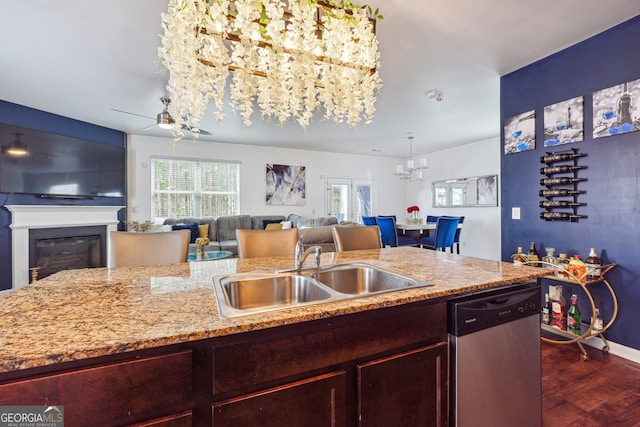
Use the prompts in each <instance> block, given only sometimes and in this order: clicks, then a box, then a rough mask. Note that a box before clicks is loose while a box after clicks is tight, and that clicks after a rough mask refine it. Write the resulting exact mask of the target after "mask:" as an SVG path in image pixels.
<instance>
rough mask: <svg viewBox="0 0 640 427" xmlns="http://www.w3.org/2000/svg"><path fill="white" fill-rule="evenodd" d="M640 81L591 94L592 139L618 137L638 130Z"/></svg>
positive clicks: (639, 127)
mask: <svg viewBox="0 0 640 427" xmlns="http://www.w3.org/2000/svg"><path fill="white" fill-rule="evenodd" d="M638 99H640V79H638V80H633V81H630V82H626V83H622V84H619V85H616V86H612V87H609V88H606V89H602V90H599V91H597V92H594V93H593V137H594V138H602V137H604V136H610V135H618V134H621V133H629V132H635V131H637V130H638V129H640V110H638V107H637V106H636V105H634V100H635V103H637V102H638Z"/></svg>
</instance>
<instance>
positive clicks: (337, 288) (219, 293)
mask: <svg viewBox="0 0 640 427" xmlns="http://www.w3.org/2000/svg"><path fill="white" fill-rule="evenodd" d="M422 286H430V283H428V282H425V281H424V280H417V279H413V278H411V277H407V276H403V275H401V274H397V273H394V272H392V271H388V270H385V269H382V268H379V267H376V266H372V265H369V264H366V263H345V264H336V265H331V266H327V267H323V268H320V269H304V270H302V271H295V270H294V271H289V272H284V273H283V272H281V273H273V274H271V273H238V274H230V275H226V276H216V277H214V289H215V295H216V301H217V304H218V311H219V312H220V315H221V316H222V317H236V316H242V315H248V314H254V313H264V312H268V311H274V310H283V309H286V308H293V307H300V306H306V305H310V304H319V303H324V302H331V301H340V300H346V299H350V298H358V297H363V296H367V295H376V294H380V293H383V292H393V291H400V290H404V289H412V288H417V287H422Z"/></svg>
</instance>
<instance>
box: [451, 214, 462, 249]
mask: <svg viewBox="0 0 640 427" xmlns="http://www.w3.org/2000/svg"><path fill="white" fill-rule="evenodd" d="M458 218H459V219H460V221H459V222H458V224H462V223H463V222H464V217H463V216H460V217H458ZM461 231H462V228H458V227H456V234H455V236H453V243H454V245H455V247H456V253H457V254H458V255H460V232H461Z"/></svg>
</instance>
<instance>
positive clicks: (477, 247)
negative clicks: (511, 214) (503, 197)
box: [128, 135, 500, 260]
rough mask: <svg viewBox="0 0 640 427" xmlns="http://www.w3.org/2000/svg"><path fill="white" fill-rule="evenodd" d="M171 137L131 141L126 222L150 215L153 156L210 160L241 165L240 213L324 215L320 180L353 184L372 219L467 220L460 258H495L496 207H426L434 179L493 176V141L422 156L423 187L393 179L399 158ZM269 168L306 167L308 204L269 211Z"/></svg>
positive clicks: (495, 148)
mask: <svg viewBox="0 0 640 427" xmlns="http://www.w3.org/2000/svg"><path fill="white" fill-rule="evenodd" d="M170 142H171V141H170V139H166V138H157V137H148V136H140V135H129V139H128V156H129V158H128V162H129V170H128V174H129V176H128V183H129V184H128V206H129V212H128V214H129V219H130V220H138V221H140V220H146V219H149V218H150V217H151V199H150V194H151V191H150V180H151V169H150V166H149V165H150V159H151V156H152V155H154V156H170V157H183V158H207V159H214V160H232V161H239V162H241V166H240V189H241V193H240V209H241V212H242V213H245V214H252V215H271V214H272V215H285V216H286V215H288V214H289V213H295V214H299V215H309V216H311V215H315V216H321V215H325V214H326V209H325V205H326V203H325V195H326V191H325V178H326V177H338V178H354V179H358V180H360V179H362V180H371V181H373V183H374V191H375V193H374V194H373V203H374V204H373V209H374V214H384V215H391V214H394V215H397V217H398V218H399V220H402V219H404V218H406V217H407V213H406V208H407V206H410V205H418V206H419V207H420V214H421V216H423V217H424V216H426V215H427V214H428V213H429V214H431V213H433V214H436V215H464V216H465V217H466V218H465V228H464V231H463V232H462V234H461V240H462V244H461V248H460V252H461V253H462V254H464V255H470V256H477V257H482V258H490V259H496V260H499V259H500V209H499V208H497V207H496V208H489V207H482V208H480V207H478V208H457V209H443V208H439V209H434V208H431V181H434V180H443V179H449V178H465V177H468V176H476V175H491V174H498V173H499V170H500V156H499V153H500V151H499V150H500V142H499V139H498V138H496V139H495V140H494V139H491V140H485V141H480V142H477V143H473V144H468V145H465V146H462V147H458V148H454V149H451V150H446V151H441V152H436V153H431V154H429V155H427V156H426V157H427V164H428V165H429V169H427V170H426V171H424V177H425V181H423V182H406V181H403V180H400V179H398V177H396V176H394V175H393V172H394V171H395V166H396V164H399V163H401V162H402V161H403V160H401V159H397V158H390V157H379V156H360V155H350V154H337V153H325V152H320V151H311V150H308V151H307V150H292V149H282V148H273V147H260V146H253V145H241V144H226V143H215V142H208V141H197V142H193V141H190V140H182V141H179V142H178V143H177V144H176V146H175V148H173V149H172V147H171V143H170ZM267 163H277V164H292V165H301V166H306V168H307V204H306V206H267V205H266V204H265V181H264V179H265V169H266V166H265V165H266V164H267Z"/></svg>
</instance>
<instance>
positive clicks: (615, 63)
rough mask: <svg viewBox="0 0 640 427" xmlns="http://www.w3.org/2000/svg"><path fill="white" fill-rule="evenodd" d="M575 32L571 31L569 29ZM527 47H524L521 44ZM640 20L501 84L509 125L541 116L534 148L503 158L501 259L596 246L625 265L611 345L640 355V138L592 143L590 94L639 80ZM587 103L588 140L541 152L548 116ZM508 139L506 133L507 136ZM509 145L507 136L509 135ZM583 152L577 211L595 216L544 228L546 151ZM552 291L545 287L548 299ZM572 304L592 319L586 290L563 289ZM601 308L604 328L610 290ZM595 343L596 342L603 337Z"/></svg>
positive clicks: (615, 274)
mask: <svg viewBox="0 0 640 427" xmlns="http://www.w3.org/2000/svg"><path fill="white" fill-rule="evenodd" d="M568 31H570V29H568ZM522 48H523V49H526V46H522ZM638 52H640V16H637V17H635V18H632V19H630V20H628V21H626V22H624V23H622V24H620V25H618V26H616V27H613V28H611V29H609V30H607V31H605V32H603V33H601V34H599V35H597V36H594V37H592V38H590V39H588V40H585V41H583V42H581V43H579V44H577V45H574V46H572V47H570V48H567V49H565V50H563V51H561V52H558V53H556V54H554V55H552V56H549V57H547V58H545V59H542V60H540V61H538V62H535V63H533V64H531V65H529V66H527V67H525V68H522V69H520V70H517V71H515V72H513V73H511V74H508V75H506V76H504V77H502V79H501V89H500V90H501V93H500V98H501V102H500V108H501V114H500V115H501V118H502V123H504V120H505V118H508V117H512V116H514V115H517V114H521V113H524V112H526V111H530V110H535V112H536V148H535V149H534V150H529V151H524V152H520V153H513V154H506V155H505V154H504V150H501V154H500V155H501V173H502V179H501V182H502V259H503V260H504V261H510V259H511V258H510V257H511V254H513V253H515V251H516V248H517V247H518V246H523V247H524V250H525V251H526V250H527V249H528V247H529V243H530V242H532V241H535V242H536V246H537V249H538V252H540V253H541V256H542V255H544V253H545V252H544V248H545V247H553V248H555V249H556V256H557V255H558V253H560V252H565V253H567V255H568V256H572V255H573V254H580V255H581V257H582V258H583V259H585V258H586V257H587V256H588V251H589V248H590V247H595V248H596V249H597V250H598V252H599V254H600V258H601V259H602V261H603V263H616V264H617V266H616V267H615V268H614V269H612V270H611V271H610V272H609V273H608V274H607V276H606V278H607V279H608V281H609V283H611V285H612V286H613V288H614V289H615V292H616V294H617V296H618V300H619V315H618V318H617V321H616V322H615V323H614V324H613V326H612V327H611V329H610V330H609V331H608V332H607V333H606V334H605V336H606V338H607V339H609V340H611V341H613V342H616V343H618V344H622V345H624V346H627V347H631V348H634V349H638V350H640V334H639V333H638V325H640V258H639V256H640V221H638V217H637V215H638V213H639V210H640V209H639V208H640V206H639V201H640V200H639V196H640V131H637V132H632V133H628V134H620V135H614V136H607V137H604V138H597V139H594V138H593V137H592V134H593V131H592V128H593V127H592V122H593V120H592V110H593V109H592V94H593V92H596V91H598V90H601V89H605V88H608V87H611V86H615V85H619V84H621V83H624V82H628V81H632V80H636V79H640V54H639V53H638ZM576 96H584V103H585V108H584V112H585V132H584V133H585V138H584V141H583V142H579V143H572V144H565V145H561V146H556V147H547V148H545V147H543V142H542V141H543V109H544V107H545V106H547V105H551V104H554V103H556V102H559V101H564V100H567V99H571V98H574V97H576ZM639 105H640V99H634V100H633V106H632V111H635V114H636V115H637V114H640V108H639ZM503 132H504V129H503ZM502 138H503V139H502V140H503V141H504V135H502ZM569 148H576V149H578V150H579V152H581V153H587V157H583V158H581V159H580V160H579V164H580V165H586V166H587V169H585V170H582V171H580V172H579V173H578V176H579V177H585V178H587V179H588V181H586V182H583V183H580V184H579V185H578V188H579V189H580V190H586V191H587V193H586V194H583V195H580V196H579V197H578V201H579V202H583V203H587V206H583V207H580V208H579V209H578V213H579V214H584V215H587V216H588V218H586V219H580V220H579V221H578V222H564V221H544V220H542V219H540V217H539V215H540V212H541V211H542V210H543V209H541V208H540V207H539V206H538V203H539V202H540V201H541V200H544V199H543V198H542V197H540V196H539V195H538V191H539V190H541V189H542V186H540V183H539V181H540V179H541V178H543V177H544V176H543V175H541V174H540V172H539V170H540V167H542V166H543V164H541V163H540V157H541V156H543V155H544V154H545V152H547V151H549V152H553V151H563V150H567V149H569ZM512 207H520V208H521V219H520V220H512V219H511V208H512ZM550 283H553V282H551V281H546V280H545V281H544V283H543V291H544V292H546V291H547V290H548V288H547V286H548V285H549V284H550ZM564 287H565V291H564V296H565V298H568V297H569V296H570V295H571V292H575V291H577V292H576V293H578V298H579V299H581V303H580V304H579V307H580V308H581V311H582V313H583V318H585V317H586V318H587V320H588V318H589V317H590V308H589V306H588V304H585V302H586V297H585V296H584V294H581V291H580V289H579V287H577V288H578V289H576V288H575V287H573V285H566V284H564ZM590 290H592V292H593V295H594V300H595V303H596V305H597V306H598V307H599V308H600V309H601V311H602V312H604V318H605V322H606V321H607V319H608V316H610V314H611V312H612V310H613V304H612V303H611V301H610V298H608V297H607V295H608V294H607V293H606V292H604V286H603V285H601V284H595V285H594V286H592V287H590ZM596 340H597V339H596Z"/></svg>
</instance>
